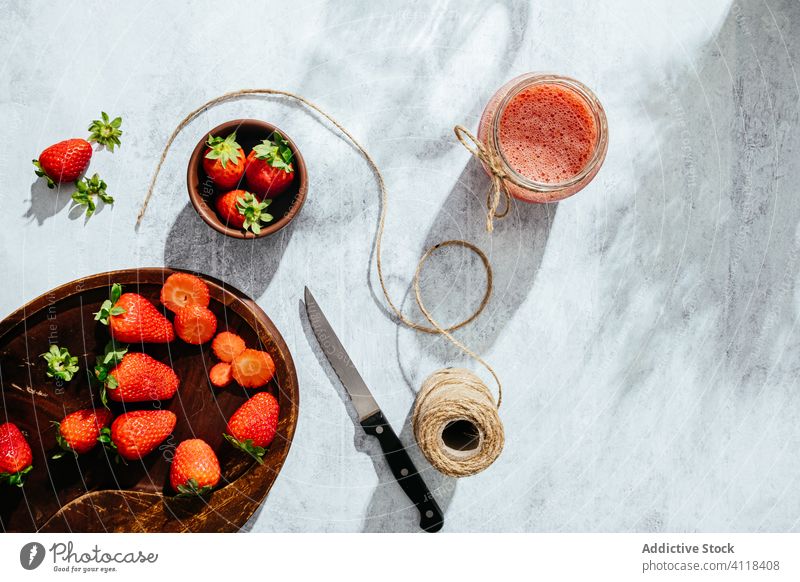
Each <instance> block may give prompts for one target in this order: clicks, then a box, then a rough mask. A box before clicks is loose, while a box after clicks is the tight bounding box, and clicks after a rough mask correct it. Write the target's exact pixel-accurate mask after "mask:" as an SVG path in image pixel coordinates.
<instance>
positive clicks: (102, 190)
mask: <svg viewBox="0 0 800 582" xmlns="http://www.w3.org/2000/svg"><path fill="white" fill-rule="evenodd" d="M107 186H108V185H107V184H106V183H105V182H104V181H103V180H102V179H101V178H100V176H99V175H98V174H95V175H93V176H92V177H91V178H85V177H84V178H83V179H82V180H78V181H77V182H75V188H76V190H75V192H73V193H72V201H73V202H75V204H76V205H77V206H85V207H86V217H87V218H88V217H90V216H91V215H92V214H94V211H95V210H96V209H97V205H96V204H95V201H94V197H95V196H97V197H98V198H99V199H100V200H102V201H103V203H104V204H114V198H113V197H112V196H111V195H110V194H108V193H107V192H106V187H107Z"/></svg>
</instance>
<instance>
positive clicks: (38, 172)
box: [31, 160, 56, 190]
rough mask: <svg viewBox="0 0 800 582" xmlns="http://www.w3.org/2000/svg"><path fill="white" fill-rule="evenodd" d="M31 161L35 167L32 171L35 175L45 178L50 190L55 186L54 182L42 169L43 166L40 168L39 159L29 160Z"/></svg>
mask: <svg viewBox="0 0 800 582" xmlns="http://www.w3.org/2000/svg"><path fill="white" fill-rule="evenodd" d="M31 161H32V162H33V167H34V168H35V169H34V170H33V171H34V172H35V173H36V175H37V176H39V177H40V178H44V179H45V180H47V187H48V188H50V189H51V190H52V189H53V188H55V187H56V183H55V182H54V181H53V179H52V178H51V177H50V176H48V175H47V172H45V171H44V168H42V164H41V163H39V160H31Z"/></svg>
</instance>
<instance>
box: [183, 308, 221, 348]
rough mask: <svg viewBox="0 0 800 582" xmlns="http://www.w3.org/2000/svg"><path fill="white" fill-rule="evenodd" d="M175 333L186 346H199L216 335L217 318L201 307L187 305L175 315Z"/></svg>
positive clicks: (207, 309)
mask: <svg viewBox="0 0 800 582" xmlns="http://www.w3.org/2000/svg"><path fill="white" fill-rule="evenodd" d="M175 332H176V333H177V334H178V337H179V338H181V339H182V340H183V341H185V342H186V343H187V344H193V345H196V346H199V345H201V344H204V343H206V342H209V341H211V338H213V337H214V334H215V333H217V317H216V316H215V315H214V313H213V312H212V311H211V310H210V309H209V308H208V307H203V306H202V305H191V304H190V305H187V306H186V307H184V308H183V309H181V310H180V311H179V312H178V313H177V314H175Z"/></svg>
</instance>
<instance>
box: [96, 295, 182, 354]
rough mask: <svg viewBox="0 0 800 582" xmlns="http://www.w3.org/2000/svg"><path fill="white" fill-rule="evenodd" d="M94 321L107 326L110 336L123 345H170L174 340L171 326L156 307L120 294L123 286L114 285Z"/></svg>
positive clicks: (133, 296) (139, 299) (139, 297)
mask: <svg viewBox="0 0 800 582" xmlns="http://www.w3.org/2000/svg"><path fill="white" fill-rule="evenodd" d="M94 318H95V321H99V322H100V323H102V324H105V325H108V326H109V329H110V330H111V337H112V338H114V340H116V341H118V342H122V343H153V344H163V343H169V342H171V341H173V340H174V339H175V330H174V329H173V328H172V323H170V321H169V319H167V318H166V317H164V314H163V313H161V312H160V311H159V310H158V309H156V306H155V305H153V304H152V303H150V301H148V300H147V299H145V298H144V297H142V296H141V295H138V294H136V293H125V294H123V293H122V285H119V284H117V283H114V285H112V287H111V296H110V297H109V299H107V300H106V301H105V302H103V305H101V306H100V311H98V312H97V313H95V314H94Z"/></svg>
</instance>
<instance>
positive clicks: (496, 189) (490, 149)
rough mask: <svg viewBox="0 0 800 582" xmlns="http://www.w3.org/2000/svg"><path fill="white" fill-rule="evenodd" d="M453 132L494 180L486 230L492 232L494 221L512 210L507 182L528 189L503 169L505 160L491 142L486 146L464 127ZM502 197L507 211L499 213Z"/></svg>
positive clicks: (487, 210)
mask: <svg viewBox="0 0 800 582" xmlns="http://www.w3.org/2000/svg"><path fill="white" fill-rule="evenodd" d="M453 132H454V133H455V134H456V138H458V141H460V142H461V145H463V146H464V147H465V148H467V150H468V151H469V152H470V153H471V154H472V155H473V156H475V157H476V158H478V159H479V160H480V161H481V162H482V163H483V167H484V168H486V171H487V173H488V174H489V177H490V178H491V180H492V187H491V188H490V189H489V192H488V193H487V194H486V230H487V231H488V232H492V231H493V230H494V219H495V218H504V217H505V216H507V215H508V212H509V210H511V193H510V192H509V191H508V185H507V184H506V181H508V182H511V183H512V184H514V185H515V186H519V187H520V188H525V189H526V190H527V189H528V187H527V186H526V185H525V184H523V183H521V182H520V181H519V180H517V179H516V178H515V177H514V176H512V175H511V174H509V173H508V172H506V170H505V169H504V168H503V160H502V158H501V157H500V154H499V153H498V152H497V150H495V148H494V146H492V145H491V140H490V143H489V145H486V144H484V143H483V142H482V141H481V140H479V139H478V138H477V137H476V136H475V135H474V134H473V133H472V132H471V131H470V130H468V129H467V128H466V127H464V126H463V125H456V126H455V127H454V128H453ZM501 195H502V197H504V198H505V203H506V204H505V209H504V210H503V211H502V212H498V211H497V209H498V208H499V207H500V197H501Z"/></svg>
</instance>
